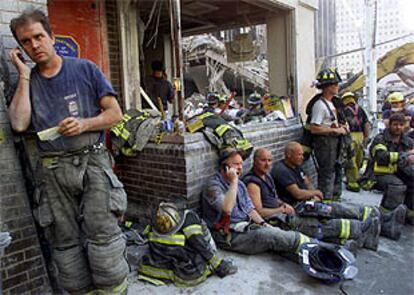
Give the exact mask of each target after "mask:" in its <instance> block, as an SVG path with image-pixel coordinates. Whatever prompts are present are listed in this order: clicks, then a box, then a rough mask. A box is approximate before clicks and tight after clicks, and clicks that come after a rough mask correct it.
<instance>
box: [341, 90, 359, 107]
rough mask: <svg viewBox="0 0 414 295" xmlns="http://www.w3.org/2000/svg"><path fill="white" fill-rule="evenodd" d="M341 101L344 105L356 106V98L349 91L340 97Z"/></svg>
mask: <svg viewBox="0 0 414 295" xmlns="http://www.w3.org/2000/svg"><path fill="white" fill-rule="evenodd" d="M341 99H342V102H343V103H344V104H345V105H348V104H351V103H353V104H356V96H355V94H354V93H353V92H350V91H349V92H345V93H344V94H343V95H342V97H341Z"/></svg>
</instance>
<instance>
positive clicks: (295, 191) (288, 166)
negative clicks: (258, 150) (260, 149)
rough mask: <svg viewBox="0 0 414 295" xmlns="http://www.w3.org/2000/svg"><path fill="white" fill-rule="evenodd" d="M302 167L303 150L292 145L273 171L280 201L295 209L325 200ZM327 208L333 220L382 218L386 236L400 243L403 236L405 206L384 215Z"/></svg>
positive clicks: (361, 208) (357, 208)
mask: <svg viewBox="0 0 414 295" xmlns="http://www.w3.org/2000/svg"><path fill="white" fill-rule="evenodd" d="M302 164H303V149H302V146H301V145H300V144H299V143H296V142H290V143H288V144H287V145H286V147H285V158H284V159H283V160H281V161H279V162H278V163H276V164H275V165H274V166H273V169H272V171H271V175H272V177H273V180H274V182H275V184H276V190H277V193H278V195H279V196H280V198H281V199H282V200H283V201H285V202H286V203H288V204H290V205H292V206H297V205H298V204H300V203H302V206H301V208H303V204H305V202H306V201H308V200H316V201H318V200H322V199H323V194H322V192H321V191H319V190H315V189H314V188H313V185H312V183H311V181H310V180H309V177H308V176H307V175H306V174H305V172H304V171H303V170H302V168H301V166H302ZM327 205H329V206H328V208H329V207H331V208H332V213H331V216H330V218H334V217H335V216H337V218H347V219H356V220H366V218H367V216H368V215H369V213H370V212H372V215H373V216H374V217H375V216H379V215H380V218H381V222H380V223H381V234H382V235H383V236H386V237H388V238H391V239H394V240H398V239H399V237H400V235H401V231H402V227H403V224H404V221H403V219H404V216H405V213H406V209H405V207H404V206H399V207H397V208H396V209H395V210H393V211H390V212H388V213H383V214H381V213H380V212H379V210H378V209H377V208H376V207H368V206H365V207H364V206H358V205H345V204H341V203H338V202H331V203H329V204H327ZM317 207H318V206H316V208H317ZM319 207H320V209H323V208H327V207H326V205H319ZM322 211H323V210H322Z"/></svg>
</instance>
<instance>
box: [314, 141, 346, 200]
mask: <svg viewBox="0 0 414 295" xmlns="http://www.w3.org/2000/svg"><path fill="white" fill-rule="evenodd" d="M313 138H314V140H313V150H314V152H315V157H316V160H317V162H318V166H319V169H318V188H319V189H320V190H321V191H322V193H323V195H324V200H325V201H332V200H334V196H335V197H336V198H339V197H340V195H341V193H342V167H341V166H340V164H339V163H338V162H337V160H338V157H339V152H338V149H339V137H335V136H325V135H313Z"/></svg>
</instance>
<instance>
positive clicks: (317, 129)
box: [310, 124, 347, 135]
mask: <svg viewBox="0 0 414 295" xmlns="http://www.w3.org/2000/svg"><path fill="white" fill-rule="evenodd" d="M310 131H311V133H312V134H316V135H344V134H346V132H347V130H346V128H345V127H342V126H341V127H339V128H329V127H324V126H321V125H318V124H311V125H310Z"/></svg>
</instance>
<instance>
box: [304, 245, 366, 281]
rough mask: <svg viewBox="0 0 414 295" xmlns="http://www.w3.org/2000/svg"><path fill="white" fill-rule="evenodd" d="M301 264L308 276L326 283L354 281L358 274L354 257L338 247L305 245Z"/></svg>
mask: <svg viewBox="0 0 414 295" xmlns="http://www.w3.org/2000/svg"><path fill="white" fill-rule="evenodd" d="M299 263H300V265H301V266H302V268H303V270H304V271H305V272H306V273H307V274H308V275H310V276H311V277H314V278H317V279H319V280H322V281H324V282H326V283H336V282H339V281H341V280H343V279H347V280H348V279H353V278H354V277H355V276H356V275H357V273H358V268H357V267H356V266H355V265H354V263H355V257H354V255H353V254H352V253H351V252H350V251H348V250H347V249H345V248H344V247H341V246H336V245H335V246H334V245H328V244H320V243H306V244H303V245H302V246H301V248H300V250H299Z"/></svg>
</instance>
